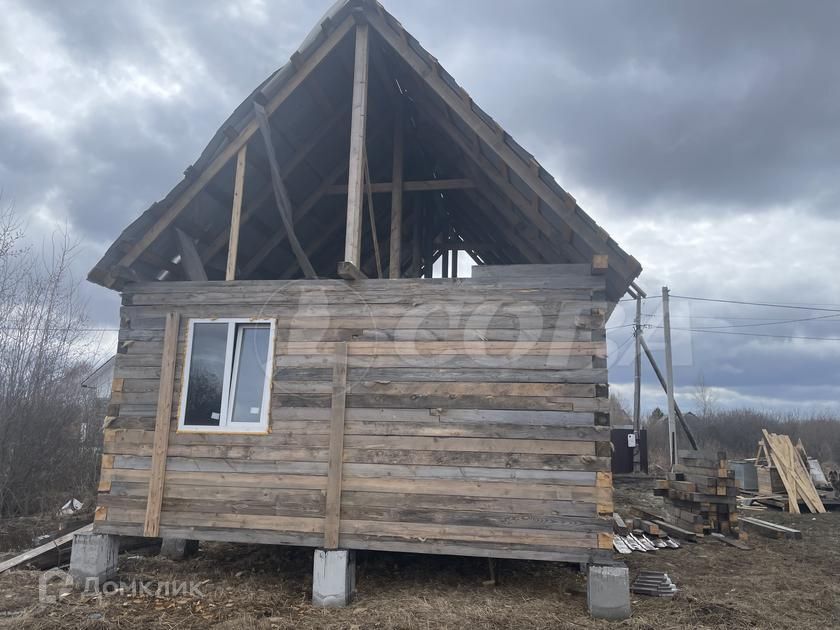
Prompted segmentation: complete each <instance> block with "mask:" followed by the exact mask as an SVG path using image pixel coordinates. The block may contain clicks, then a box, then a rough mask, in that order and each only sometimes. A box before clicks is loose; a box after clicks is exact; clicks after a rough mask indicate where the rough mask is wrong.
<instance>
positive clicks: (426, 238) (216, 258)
mask: <svg viewBox="0 0 840 630" xmlns="http://www.w3.org/2000/svg"><path fill="white" fill-rule="evenodd" d="M371 202H372V205H371ZM459 251H460V252H464V251H465V252H468V254H469V255H470V256H471V257H472V258H473V259H474V260H475V261H477V263H478V266H476V267H475V268H474V272H473V274H472V277H471V278H457V279H456V278H452V277H447V276H452V275H454V270H455V269H456V268H457V266H456V265H453V259H454V258H455V257H456V256H457V254H454V253H453V252H459ZM437 261H441V263H438V264H441V266H442V269H443V272H442V274H441V275H442V276H443V277H442V278H433V277H432V276H433V273H432V269H433V267H434V265H435V263H437ZM640 270H641V268H640V266H639V264H638V263H637V262H636V260H635V259H633V258H632V257H631V256H629V255H628V254H626V253H625V252H624V251H623V250H622V249H621V248H620V247H619V246H618V245H617V244H616V242H615V241H614V240H613V239H612V238H610V236H609V235H608V234H607V233H606V232H605V231H604V230H603V229H601V228H600V227H599V226H598V225H597V224H596V223H595V222H594V221H593V220H592V219H591V218H590V217H589V216H588V215H587V214H586V213H585V212H584V211H583V210H582V209H581V208H580V206H578V205H577V203H576V202H575V200H574V198H573V197H572V196H571V195H569V194H568V193H567V192H566V191H564V190H563V189H562V188H561V187H560V186H559V185H558V184H557V183H556V182H555V181H554V179H553V178H552V177H551V175H549V174H548V173H547V172H546V171H545V169H544V168H543V167H542V166H541V165H540V164H539V163H538V162H537V161H536V160H535V159H534V157H533V156H531V155H530V154H529V153H528V152H527V151H525V149H523V148H522V147H521V146H520V145H519V144H517V143H516V141H515V140H514V139H513V138H512V137H511V136H510V135H509V134H508V133H506V132H505V130H504V129H502V128H501V127H500V126H499V125H498V124H497V123H496V122H495V121H494V120H493V119H492V118H491V117H490V116H489V115H488V114H486V113H485V112H484V111H483V110H482V109H480V108H479V107H478V105H476V104H475V103H474V102H473V101H472V99H470V97H469V96H468V95H467V94H466V92H465V91H464V90H463V88H461V87H460V86H459V85H458V84H457V83H456V82H455V80H454V78H453V77H452V76H450V75H449V74H448V73H447V72H446V71H445V70H444V69H443V68H442V67H441V66H440V64H439V63H438V62H437V60H436V59H435V58H434V57H432V56H431V55H430V54H429V53H428V52H426V50H425V49H424V48H423V47H422V46H421V45H420V44H419V43H418V42H417V40H416V39H414V38H413V37H412V36H411V35H410V34H409V33H408V32H407V31H406V30H405V29H404V28H403V27H402V26H401V25H400V24H399V22H397V21H396V20H395V19H394V18H393V17H392V16H391V15H390V14H388V13H387V12H386V11H385V10H384V9H383V8H382V7H381V6H380V5H379V4H377V3H374V2H352V1H348V2H340V3H338V4H337V5H335V6H334V7H333V9H332V10H331V11H330V13H329V14H328V15H327V16H326V17H325V19H324V20H323V21H322V23H321V24H320V25H318V27H317V28H316V29H315V30H314V31H313V32H312V34H311V35H310V36H309V37H308V38H307V39H306V41H305V42H304V44H303V46H302V47H301V49H300V50H299V51H298V52H296V53H295V54H294V55H292V58H291V61H290V62H289V63H288V64H287V65H285V66H284V67H282V68H281V69H280V70H278V71H277V72H275V73H274V74H273V75H271V76H270V77H269V78H268V79H267V80H266V81H264V82H263V83H262V85H260V86H259V87H258V88H257V89H256V90H255V91H254V93H252V94H251V95H250V96H249V97H248V98H247V99H246V100H245V101H244V102H243V103H242V104H241V105H240V106H239V107H238V108H237V109H236V110H235V111H234V113H233V114H232V115H231V116H230V118H229V119H228V120H227V121H226V122H225V123H224V124H223V125H222V127H221V128H220V130H219V131H218V132H217V133H216V135H215V136H214V137H213V139H212V140H211V141H210V144H209V145H208V146H207V148H206V149H205V150H204V152H203V153H202V155H201V156H200V158H199V159H198V160H197V162H196V163H195V164H194V165H193V166H192V167H190V168H189V169H188V170H187V174H186V177H185V179H184V180H183V181H182V182H181V183H179V184H178V185H177V186H176V187H175V188H174V189H173V190H172V191H171V192H170V193H169V194H168V195H167V196H166V197H165V198H164V199H163V200H162V201H160V202H158V203H155V204H153V205H152V206H151V207H150V208H149V209H148V210H147V211H146V212H145V213H143V215H142V216H141V217H140V218H139V219H137V220H136V221H135V222H134V223H132V224H131V225H130V226H129V227H128V228H126V230H125V231H124V232H123V233H122V234H121V235H120V237H119V238H118V239H117V240H116V242H114V244H113V245H112V246H111V247H110V248H109V249H108V251H107V252H106V253H105V255H104V256H103V258H102V260H101V261H100V262H99V263H97V265H96V266H95V267H94V268H93V270H92V271H91V272H90V276H89V278H90V280H91V281H93V282H96V283H98V284H101V285H103V286H105V287H109V288H112V289H114V290H118V291H120V292H121V294H122V309H121V325H120V344H119V351H118V354H117V357H116V361H115V365H114V379H113V387H112V390H113V394H112V398H111V404H110V407H109V411H108V415H109V416H111V417H113V418H114V420H113V421H112V422H111V424H110V426H109V428H108V429H107V430H106V433H105V455H104V456H103V464H102V482H101V485H100V488H99V490H100V494H99V501H98V510H97V520H96V523H95V532H96V533H95V535H96V536H104V538H100V539H97V540H99V542H97V543H96V544H100V545H105V546H107V545H110V544H112V543H111V542H110V539H109V538H108V536H140V535H145V536H162V537H164V538H166V539H171V540H177V539H201V540H211V541H213V540H215V541H233V542H249V543H254V542H258V543H268V544H291V545H304V546H310V547H314V548H316V549H317V550H318V551H317V552H316V563H317V562H321V564H320V565H319V566H321V568H322V569H323V570H322V572H321V573H323V574H327V573H330V572H333V571H336V570H346V571H348V572H350V570H351V567H352V551H353V550H358V549H377V550H394V551H409V552H421V553H438V554H456V555H471V556H487V557H498V558H527V559H535V560H554V561H569V562H584V563H596V564H597V563H600V562H605V561H609V560H610V559H611V556H612V554H611V547H612V522H611V520H610V519H611V514H612V510H613V504H612V478H611V474H610V432H609V429H610V427H609V426H608V425H609V415H608V412H609V400H608V390H607V369H606V365H607V363H606V342H605V319H606V317H607V315H608V313H609V312H610V310H611V309H612V307H613V306H614V305H615V303H616V302H617V301H618V300H619V298H621V296H622V295H623V294H624V292H625V290H626V289H627V287H628V286H629V284H630V283H631V282H632V281H633V280H634V279H635V278H636V277H637V276H638V274H639V272H640ZM325 567H326V568H325ZM335 567H341V569H336V568H335ZM77 572H78V574H79V575H81V574H82V573H83V570H82V569H77ZM349 574H350V573H348V575H349ZM318 575H319V576H320V575H321V574H318ZM321 579H322V578H321V577H317V579H316V584H315V598H316V601H318V602H319V603H330V602H331V601H346V596H347V593H346V592H343V593H339V594H337V595H336V598H337V599H335V600H331V599H330V598H329V597H326V596H325V594H324V592H323V591H322V590H319V589H322V588H326V587H324V585H323V584H322V583H321V582H320V581H319V580H321ZM351 581H352V580H349V579H348V581H347V582H345V581H343V580H342V579H339V580H338V583H340V584H343V585H348V584H350V582H351ZM339 590H343V591H346V590H351V589H350V588H349V586H348V587H347V589H344V587H341V589H339Z"/></svg>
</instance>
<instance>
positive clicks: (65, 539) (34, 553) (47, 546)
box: [0, 523, 93, 573]
mask: <svg viewBox="0 0 840 630" xmlns="http://www.w3.org/2000/svg"><path fill="white" fill-rule="evenodd" d="M92 530H93V523H90V524H89V525H85V526H84V527H81V528H79V529H76V530H73V531H72V532H70V533H69V534H64V535H63V536H59V537H58V538H54V539H53V540H51V541H49V542H46V543H44V544H43V545H39V546H37V547H35V548H34V549H30V550H29V551H25V552H23V553H21V554H18V555H17V556H14V557H13V558H9V559H8V560H4V561H3V562H0V573H3V572H4V571H8V570H9V569H14V568H15V567H16V566H18V565H21V564H23V563H24V562H29V561H30V560H34V559H36V558H38V557H39V556H43V555H44V554H47V553H49V552H51V551H55V550H56V549H58V548H59V547H61V546H62V545H64V544H67V543H69V542H70V541H71V540H73V537H74V536H75V535H76V534H86V533H87V532H90V531H92Z"/></svg>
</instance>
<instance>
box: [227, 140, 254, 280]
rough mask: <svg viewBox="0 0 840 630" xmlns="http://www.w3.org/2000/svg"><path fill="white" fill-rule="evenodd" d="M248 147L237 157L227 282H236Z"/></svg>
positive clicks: (245, 146)
mask: <svg viewBox="0 0 840 630" xmlns="http://www.w3.org/2000/svg"><path fill="white" fill-rule="evenodd" d="M247 151H248V145H247V144H246V145H244V146H243V147H242V148H241V149H240V150H239V153H237V155H236V176H235V177H234V180H233V207H232V208H231V212H230V241H229V244H228V258H227V267H226V269H225V280H228V281H230V280H236V254H237V252H238V251H239V223H240V220H241V217H242V196H243V194H244V191H245V163H246V157H247Z"/></svg>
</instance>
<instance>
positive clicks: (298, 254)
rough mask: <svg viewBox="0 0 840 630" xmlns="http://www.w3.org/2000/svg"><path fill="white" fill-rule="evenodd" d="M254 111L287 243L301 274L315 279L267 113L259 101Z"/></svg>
mask: <svg viewBox="0 0 840 630" xmlns="http://www.w3.org/2000/svg"><path fill="white" fill-rule="evenodd" d="M254 113H255V114H256V118H257V121H258V122H259V125H260V132H261V133H262V136H263V140H264V141H265V151H266V154H267V156H268V164H269V168H270V169H271V185H272V187H273V188H274V198H275V200H276V201H277V209H278V210H279V211H280V218H281V219H282V220H283V227H284V228H285V229H286V236H287V238H288V239H289V245H291V247H292V251H293V252H294V254H295V258H297V261H298V264H299V265H300V268H301V269H302V270H303V274H304V275H305V276H306V277H307V278H309V279H316V278H317V277H318V275H317V274H316V273H315V269H313V267H312V263H311V262H309V257H308V256H307V255H306V252H305V251H303V247H301V246H300V241H298V238H297V235H296V234H295V224H294V216H293V214H292V201H291V199H289V193H288V191H287V190H286V186H285V185H284V184H283V178H282V177H281V176H280V167H279V166H278V164H277V156H276V155H275V153H274V144H273V142H272V140H271V126H270V125H269V123H268V114H267V113H266V110H265V108H264V107H263V106H262V105H260V104H259V103H254Z"/></svg>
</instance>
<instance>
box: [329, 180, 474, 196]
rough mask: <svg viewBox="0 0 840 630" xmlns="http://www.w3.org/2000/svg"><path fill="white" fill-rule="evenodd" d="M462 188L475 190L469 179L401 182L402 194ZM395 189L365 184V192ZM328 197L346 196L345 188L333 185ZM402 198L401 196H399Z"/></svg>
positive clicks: (384, 191)
mask: <svg viewBox="0 0 840 630" xmlns="http://www.w3.org/2000/svg"><path fill="white" fill-rule="evenodd" d="M463 188H475V182H474V181H473V180H471V179H463V178H461V179H421V180H415V181H408V182H402V192H425V191H433V190H459V189H463ZM396 189H397V187H395V186H394V183H393V182H376V183H374V184H371V185H370V186H368V185H367V184H365V186H364V190H365V192H368V190H370V192H373V193H374V194H378V193H391V195H392V196H393V194H394V193H395V191H396ZM327 194H328V195H346V194H347V186H345V185H344V184H335V185H333V186H330V188H329V190H327ZM400 196H402V195H400Z"/></svg>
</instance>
